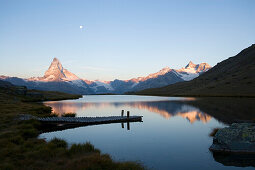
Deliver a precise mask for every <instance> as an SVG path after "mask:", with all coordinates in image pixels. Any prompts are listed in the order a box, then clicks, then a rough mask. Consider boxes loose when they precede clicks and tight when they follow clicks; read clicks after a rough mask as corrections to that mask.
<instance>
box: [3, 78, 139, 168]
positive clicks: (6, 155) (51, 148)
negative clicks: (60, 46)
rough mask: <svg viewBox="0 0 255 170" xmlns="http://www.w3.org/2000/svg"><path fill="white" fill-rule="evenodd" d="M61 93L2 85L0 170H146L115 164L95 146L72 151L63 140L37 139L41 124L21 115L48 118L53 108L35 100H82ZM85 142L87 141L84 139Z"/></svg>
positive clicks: (124, 163)
mask: <svg viewBox="0 0 255 170" xmlns="http://www.w3.org/2000/svg"><path fill="white" fill-rule="evenodd" d="M79 97H80V96H79V95H69V94H65V93H59V92H42V91H27V90H26V88H25V87H17V86H13V85H11V84H10V83H5V82H1V81H0V147H1V149H0V169H143V167H141V166H140V165H139V164H137V163H133V162H116V161H113V160H112V159H111V157H110V156H109V155H107V154H101V153H100V151H99V150H97V149H95V148H94V146H93V145H91V144H89V143H86V144H78V145H77V144H76V145H72V146H71V147H70V148H68V147H67V143H66V142H65V141H63V140H59V139H53V140H52V141H50V142H48V143H47V142H46V141H45V140H42V139H37V136H38V135H39V131H38V127H39V126H40V122H38V121H35V120H30V121H20V120H19V119H18V117H19V114H32V115H37V116H47V115H49V114H50V113H51V108H50V107H46V106H44V105H43V104H42V103H35V102H28V101H36V100H39V101H41V100H43V99H47V100H53V99H54V100H60V99H68V98H79ZM84 140H85V141H86V139H84Z"/></svg>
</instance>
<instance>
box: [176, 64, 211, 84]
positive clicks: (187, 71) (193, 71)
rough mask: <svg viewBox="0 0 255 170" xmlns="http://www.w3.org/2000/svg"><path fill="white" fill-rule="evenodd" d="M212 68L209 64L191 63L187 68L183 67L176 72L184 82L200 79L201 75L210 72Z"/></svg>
mask: <svg viewBox="0 0 255 170" xmlns="http://www.w3.org/2000/svg"><path fill="white" fill-rule="evenodd" d="M210 68H211V66H210V65H209V64H207V63H201V64H194V63H193V62H191V61H190V62H189V63H188V65H187V66H186V67H183V68H181V69H179V70H175V71H176V72H177V73H178V74H179V75H180V76H181V78H182V79H183V80H185V81H189V80H192V79H194V78H196V77H198V76H199V75H200V74H201V73H204V72H206V71H208V70H209V69H210Z"/></svg>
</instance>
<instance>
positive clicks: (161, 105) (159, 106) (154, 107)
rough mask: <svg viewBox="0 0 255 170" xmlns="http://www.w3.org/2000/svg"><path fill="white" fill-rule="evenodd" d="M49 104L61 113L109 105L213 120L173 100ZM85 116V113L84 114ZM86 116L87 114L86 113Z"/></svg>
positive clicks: (47, 103) (164, 115) (171, 115)
mask: <svg viewBox="0 0 255 170" xmlns="http://www.w3.org/2000/svg"><path fill="white" fill-rule="evenodd" d="M45 104H46V105H47V106H50V107H52V111H53V112H54V113H57V114H59V115H61V114H63V113H70V112H73V113H77V114H78V116H79V115H80V114H79V113H84V112H86V111H89V109H93V108H95V109H104V108H109V107H115V108H119V110H121V109H122V108H123V107H131V108H135V109H139V110H147V111H149V112H153V113H157V114H160V115H161V116H163V117H164V118H165V119H170V118H172V117H174V116H180V117H183V118H185V119H187V120H188V121H189V122H190V123H194V122H195V121H202V122H203V123H207V122H209V121H210V120H211V118H212V117H211V116H209V115H208V114H206V113H204V112H202V111H200V110H199V109H198V108H195V107H193V106H190V105H187V104H183V103H178V102H173V101H149V102H123V103H122V102H100V103H97V102H88V103H87V102H65V101H61V102H58V101H52V102H46V103H45ZM82 116H84V115H82ZM85 116H86V115H85Z"/></svg>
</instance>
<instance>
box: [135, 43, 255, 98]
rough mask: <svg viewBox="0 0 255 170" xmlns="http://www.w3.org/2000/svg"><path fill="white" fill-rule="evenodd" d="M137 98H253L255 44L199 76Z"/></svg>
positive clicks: (254, 92) (143, 93) (147, 90)
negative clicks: (152, 96)
mask: <svg viewBox="0 0 255 170" xmlns="http://www.w3.org/2000/svg"><path fill="white" fill-rule="evenodd" d="M136 94H140V95H164V96H246V97H254V96H255V44H253V45H252V46H250V47H248V48H246V49H244V50H242V51H241V52H240V53H239V54H237V55H236V56H234V57H230V58H228V59H226V60H224V61H222V62H220V63H218V64H217V65H216V66H214V67H213V68H212V69H210V70H209V71H207V72H206V73H204V74H202V75H201V76H199V77H197V78H195V79H193V80H191V81H188V82H181V83H176V84H173V85H169V86H165V87H162V88H153V89H146V90H143V91H139V92H137V93H136Z"/></svg>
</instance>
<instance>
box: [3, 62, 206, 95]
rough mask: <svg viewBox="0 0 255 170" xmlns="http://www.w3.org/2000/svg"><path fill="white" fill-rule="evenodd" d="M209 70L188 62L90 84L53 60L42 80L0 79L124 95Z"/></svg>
mask: <svg viewBox="0 0 255 170" xmlns="http://www.w3.org/2000/svg"><path fill="white" fill-rule="evenodd" d="M204 65H206V67H203V66H204ZM199 68H200V69H199ZM210 68H211V67H210V66H209V64H207V63H201V64H194V63H192V62H189V64H188V65H187V66H186V67H183V68H181V69H179V70H176V69H171V68H169V67H164V68H162V69H161V70H159V71H158V72H156V73H151V74H149V75H147V76H144V77H137V78H132V79H129V80H118V79H115V80H113V81H99V80H95V81H91V80H86V79H82V78H79V77H78V76H76V75H75V74H73V73H71V72H70V71H68V70H67V69H65V68H64V67H63V66H62V64H61V62H60V61H59V60H58V59H57V58H54V59H53V61H52V62H51V64H50V66H49V68H48V69H47V70H46V71H45V73H44V76H43V77H32V78H28V79H21V78H17V77H7V76H0V79H2V80H6V81H9V82H11V83H13V84H15V85H22V86H27V87H28V88H32V89H38V90H55V91H56V90H59V91H62V92H68V93H75V94H100V93H117V94H123V93H125V92H128V91H138V90H143V89H146V88H152V87H154V88H155V87H162V86H166V85H169V84H173V83H177V82H181V81H186V80H189V79H192V78H195V77H197V76H199V75H200V74H201V73H203V72H205V71H207V70H209V69H210Z"/></svg>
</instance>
